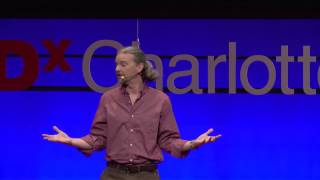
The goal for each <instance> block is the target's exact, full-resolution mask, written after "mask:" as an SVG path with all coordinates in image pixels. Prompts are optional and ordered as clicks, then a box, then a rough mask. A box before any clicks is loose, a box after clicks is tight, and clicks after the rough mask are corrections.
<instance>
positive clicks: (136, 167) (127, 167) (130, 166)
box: [107, 161, 158, 173]
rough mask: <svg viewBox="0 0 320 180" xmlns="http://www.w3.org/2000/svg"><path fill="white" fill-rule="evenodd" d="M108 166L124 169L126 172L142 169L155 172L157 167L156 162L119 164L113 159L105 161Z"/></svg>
mask: <svg viewBox="0 0 320 180" xmlns="http://www.w3.org/2000/svg"><path fill="white" fill-rule="evenodd" d="M107 165H108V167H111V168H115V169H119V170H122V171H125V172H126V173H139V172H142V171H147V172H155V171H157V169H158V165H157V164H142V165H140V164H139V165H138V164H137V165H135V164H121V163H117V162H114V161H110V162H108V163H107Z"/></svg>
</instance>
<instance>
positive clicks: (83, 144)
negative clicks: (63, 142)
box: [68, 138, 92, 149]
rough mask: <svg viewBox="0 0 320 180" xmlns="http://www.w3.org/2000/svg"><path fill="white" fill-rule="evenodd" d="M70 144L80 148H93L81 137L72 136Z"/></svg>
mask: <svg viewBox="0 0 320 180" xmlns="http://www.w3.org/2000/svg"><path fill="white" fill-rule="evenodd" d="M68 145H70V146H73V147H76V148H79V149H92V146H91V145H90V144H88V143H87V142H86V141H84V140H83V139H81V138H70V139H69V141H68Z"/></svg>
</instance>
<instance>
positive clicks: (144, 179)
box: [100, 167, 160, 180]
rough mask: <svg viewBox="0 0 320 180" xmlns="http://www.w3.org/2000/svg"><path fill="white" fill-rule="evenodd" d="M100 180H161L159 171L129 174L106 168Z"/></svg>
mask: <svg viewBox="0 0 320 180" xmlns="http://www.w3.org/2000/svg"><path fill="white" fill-rule="evenodd" d="M100 180H160V176H159V172H158V170H157V171H154V172H148V171H141V172H138V173H128V172H126V171H123V170H120V169H116V168H112V167H106V168H105V169H104V171H103V173H102V175H101V176H100Z"/></svg>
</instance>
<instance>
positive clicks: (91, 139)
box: [78, 134, 97, 157]
mask: <svg viewBox="0 0 320 180" xmlns="http://www.w3.org/2000/svg"><path fill="white" fill-rule="evenodd" d="M81 139H82V140H84V141H85V142H87V143H88V144H89V145H91V147H92V148H91V149H81V148H78V150H79V151H80V152H81V153H82V154H84V155H85V156H86V157H89V156H91V155H92V153H93V152H94V148H93V144H94V142H95V141H96V139H97V138H96V137H95V136H92V135H90V134H89V135H86V136H84V137H82V138H81Z"/></svg>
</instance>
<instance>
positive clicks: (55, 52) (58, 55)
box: [43, 40, 71, 72]
mask: <svg viewBox="0 0 320 180" xmlns="http://www.w3.org/2000/svg"><path fill="white" fill-rule="evenodd" d="M70 43H71V41H70V40H62V41H61V42H60V44H59V46H58V47H55V45H54V44H53V42H52V41H50V40H45V41H43V45H44V46H45V47H46V48H47V49H48V51H49V52H50V53H51V58H50V59H49V62H48V64H47V65H46V67H45V68H44V71H47V72H48V71H52V70H53V69H54V67H55V66H57V65H59V66H60V68H61V69H62V70H63V71H70V70H71V67H70V65H69V64H68V63H67V61H66V60H65V59H64V52H65V50H66V49H67V47H68V46H69V45H70Z"/></svg>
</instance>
